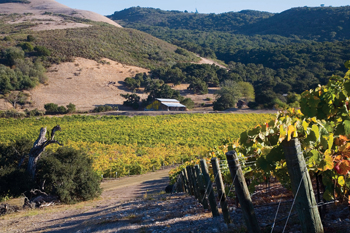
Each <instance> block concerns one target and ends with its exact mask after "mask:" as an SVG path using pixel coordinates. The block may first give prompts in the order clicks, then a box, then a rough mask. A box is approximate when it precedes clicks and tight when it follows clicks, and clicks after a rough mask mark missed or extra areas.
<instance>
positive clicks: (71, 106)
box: [66, 103, 76, 113]
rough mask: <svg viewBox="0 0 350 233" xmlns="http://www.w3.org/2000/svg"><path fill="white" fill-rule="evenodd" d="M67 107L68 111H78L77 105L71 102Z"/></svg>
mask: <svg viewBox="0 0 350 233" xmlns="http://www.w3.org/2000/svg"><path fill="white" fill-rule="evenodd" d="M66 107H67V112H68V113H73V112H75V111H76V109H75V105H74V104H72V103H69V104H68V105H67V106H66Z"/></svg>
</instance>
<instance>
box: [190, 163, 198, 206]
mask: <svg viewBox="0 0 350 233" xmlns="http://www.w3.org/2000/svg"><path fill="white" fill-rule="evenodd" d="M191 175H192V180H193V191H194V196H195V197H196V199H197V200H198V201H199V185H198V180H197V176H196V171H195V170H194V167H191Z"/></svg>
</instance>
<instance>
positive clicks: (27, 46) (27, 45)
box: [18, 42, 34, 53]
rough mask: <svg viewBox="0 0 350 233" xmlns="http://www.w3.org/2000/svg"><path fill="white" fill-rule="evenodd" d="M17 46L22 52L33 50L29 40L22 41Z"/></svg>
mask: <svg viewBox="0 0 350 233" xmlns="http://www.w3.org/2000/svg"><path fill="white" fill-rule="evenodd" d="M18 46H19V47H21V48H22V49H23V51H24V52H27V53H28V52H33V51H34V47H33V45H32V44H31V43H29V42H23V43H20V44H18Z"/></svg>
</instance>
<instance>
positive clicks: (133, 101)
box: [121, 94, 141, 109]
mask: <svg viewBox="0 0 350 233" xmlns="http://www.w3.org/2000/svg"><path fill="white" fill-rule="evenodd" d="M121 96H122V97H123V98H125V99H126V100H125V101H124V102H123V105H124V106H128V107H132V108H133V109H138V108H139V107H140V104H139V103H140V99H141V98H140V96H138V95H136V94H131V95H130V94H121Z"/></svg>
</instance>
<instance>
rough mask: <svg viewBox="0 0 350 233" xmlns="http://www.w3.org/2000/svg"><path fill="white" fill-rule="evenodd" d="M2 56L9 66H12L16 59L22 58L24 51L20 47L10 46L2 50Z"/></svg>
mask: <svg viewBox="0 0 350 233" xmlns="http://www.w3.org/2000/svg"><path fill="white" fill-rule="evenodd" d="M2 57H3V58H5V60H6V62H7V64H8V65H9V66H13V65H14V64H15V61H16V60H17V59H24V51H23V50H22V49H21V48H17V47H10V48H8V49H6V50H5V51H4V52H3V54H2Z"/></svg>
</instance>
